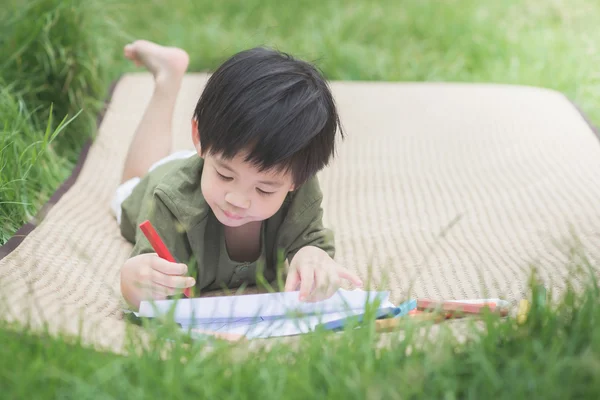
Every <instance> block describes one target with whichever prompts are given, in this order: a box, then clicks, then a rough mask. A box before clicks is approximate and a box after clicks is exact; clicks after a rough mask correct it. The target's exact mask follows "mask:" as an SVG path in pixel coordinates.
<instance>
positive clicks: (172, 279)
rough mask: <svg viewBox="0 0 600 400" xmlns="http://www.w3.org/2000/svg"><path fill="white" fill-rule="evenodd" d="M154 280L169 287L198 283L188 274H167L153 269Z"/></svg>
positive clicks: (186, 286)
mask: <svg viewBox="0 0 600 400" xmlns="http://www.w3.org/2000/svg"><path fill="white" fill-rule="evenodd" d="M152 282H154V283H157V284H159V285H162V286H165V287H168V288H178V289H183V288H188V287H191V286H194V285H195V284H196V280H195V279H194V278H191V277H189V276H188V277H186V276H175V275H165V274H163V273H161V272H158V271H156V270H155V271H152Z"/></svg>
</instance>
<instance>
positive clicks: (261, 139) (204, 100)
mask: <svg viewBox="0 0 600 400" xmlns="http://www.w3.org/2000/svg"><path fill="white" fill-rule="evenodd" d="M194 118H195V119H196V121H197V122H198V131H199V134H200V146H201V148H202V151H203V152H207V153H208V154H219V155H220V156H221V157H223V158H225V159H231V158H233V157H235V156H236V155H237V154H238V153H239V152H240V151H247V152H248V153H247V157H246V160H245V161H246V162H250V163H252V164H253V165H254V166H256V167H257V168H258V169H259V170H260V171H264V170H271V169H277V170H280V171H283V170H285V171H291V173H292V178H293V181H294V184H295V185H297V186H298V185H301V184H302V183H304V182H305V181H306V180H307V179H309V178H310V177H311V176H313V175H314V174H316V173H317V172H318V171H320V170H321V169H322V168H324V167H325V166H326V165H327V164H328V163H329V160H330V159H331V158H332V157H333V155H334V153H335V136H336V132H337V131H338V130H339V132H340V135H341V137H342V138H343V137H344V132H343V130H342V126H341V123H340V120H339V116H338V113H337V110H336V106H335V102H334V99H333V96H332V93H331V91H330V88H329V86H328V85H327V82H326V81H325V78H324V77H323V76H322V75H321V73H320V72H319V71H318V70H317V69H316V67H315V66H313V65H312V64H310V63H308V62H305V61H302V60H297V59H295V58H293V57H292V56H290V55H288V54H286V53H282V52H279V51H276V50H273V49H268V48H263V47H258V48H254V49H250V50H245V51H242V52H240V53H237V54H235V55H234V56H232V57H231V58H229V59H228V60H227V61H225V63H223V64H222V65H221V66H220V67H219V68H218V69H217V70H216V71H215V72H214V73H213V74H212V75H211V77H210V78H209V80H208V82H207V84H206V86H205V88H204V91H203V92H202V95H201V96H200V99H199V100H198V104H197V105H196V109H195V111H194Z"/></svg>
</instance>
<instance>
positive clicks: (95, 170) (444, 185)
mask: <svg viewBox="0 0 600 400" xmlns="http://www.w3.org/2000/svg"><path fill="white" fill-rule="evenodd" d="M206 79H207V75H205V74H190V75H187V76H186V78H185V81H184V83H183V85H182V91H181V93H180V98H179V99H178V104H177V109H176V115H175V118H174V131H175V139H174V150H179V149H184V148H192V143H191V137H190V123H189V121H190V118H191V115H192V111H193V108H194V106H195V103H196V101H197V98H198V96H199V94H200V92H201V90H202V88H203V85H204V84H205V82H206ZM331 86H332V89H333V91H334V95H335V98H336V101H337V104H338V107H339V110H340V114H341V119H342V123H343V126H344V129H345V131H346V134H347V139H346V140H345V141H344V142H342V143H341V144H340V146H339V147H338V152H337V156H336V159H335V161H334V162H333V163H332V164H331V165H330V166H329V167H328V168H327V169H326V170H325V171H323V172H322V173H320V180H321V186H322V189H323V192H324V195H325V200H324V203H323V207H324V210H325V223H326V224H327V225H328V226H330V227H331V228H332V229H333V230H334V231H335V235H336V244H337V249H338V250H337V256H336V259H337V261H338V262H340V263H341V264H343V265H345V266H347V267H348V268H350V269H352V270H354V271H357V272H358V273H359V274H360V275H361V276H362V277H363V279H368V278H369V276H371V278H372V282H373V283H374V284H375V285H376V286H375V287H376V288H378V289H383V290H390V291H391V300H392V301H394V302H398V301H402V300H403V299H406V298H407V297H408V296H417V297H426V298H433V299H444V298H445V299H461V298H480V297H484V296H485V297H489V296H500V297H503V298H506V299H507V300H512V301H514V300H518V299H520V298H521V297H522V296H525V295H526V294H527V289H528V278H529V275H530V271H531V267H532V266H535V267H536V268H537V269H538V277H539V278H540V279H541V280H543V281H544V282H545V283H546V284H547V285H548V286H549V288H552V289H553V290H555V291H560V290H561V289H564V286H565V281H566V278H567V277H573V276H574V274H573V273H572V270H571V269H570V267H569V265H570V263H571V261H572V258H573V257H572V256H570V251H571V250H572V248H573V245H574V244H575V245H577V246H579V248H581V249H583V250H582V251H583V253H584V254H585V255H586V256H587V257H588V258H589V261H590V263H591V264H592V265H593V266H596V267H597V265H598V260H600V201H599V200H598V199H600V142H599V141H598V138H597V137H596V136H595V135H594V133H593V131H592V129H591V128H590V126H589V125H588V124H587V123H586V121H585V120H584V119H583V117H582V116H581V114H580V113H579V112H578V110H577V109H576V108H575V107H574V106H573V104H572V103H570V102H569V101H568V100H567V99H566V98H565V97H564V96H563V95H561V94H558V93H556V92H553V91H549V90H544V89H537V88H529V87H518V86H496V85H475V84H425V83H423V84H400V83H397V84H396V83H366V82H332V83H331ZM152 90H153V82H152V77H151V76H150V75H149V74H143V73H142V74H128V75H125V76H123V77H122V78H121V80H120V81H119V82H118V84H117V85H116V87H115V90H114V93H113V95H112V99H111V101H110V103H109V105H108V109H107V112H106V115H105V117H104V119H103V120H102V123H101V125H100V127H99V133H98V137H97V139H96V140H95V142H94V144H93V146H92V147H91V149H90V150H89V154H88V155H87V158H86V160H85V163H84V165H83V169H82V170H81V172H80V175H79V177H78V178H77V181H76V182H75V184H74V185H73V186H72V187H71V188H70V189H69V190H68V191H67V192H66V193H65V194H64V195H63V196H62V198H61V199H60V200H59V201H58V203H57V204H56V205H55V206H54V207H53V208H52V209H51V210H50V211H49V212H48V214H47V215H46V218H45V219H44V220H43V222H42V223H41V224H40V225H39V226H38V227H37V228H36V229H35V230H34V231H33V232H32V233H30V234H29V235H28V236H27V237H26V238H25V240H24V241H23V242H22V243H21V244H20V246H19V247H17V249H16V250H14V251H13V252H11V253H10V254H9V255H8V256H6V257H5V258H3V259H2V260H1V261H0V285H1V293H3V294H4V296H5V299H4V300H3V302H4V303H5V305H7V306H8V310H3V311H2V315H3V316H4V318H8V319H9V320H18V321H22V322H24V321H28V322H29V323H31V324H32V325H33V326H41V323H42V322H43V323H46V324H47V327H48V328H49V329H50V330H51V331H54V332H59V331H60V332H68V333H77V332H80V329H83V337H84V341H87V342H88V343H91V344H96V345H100V346H103V347H104V346H109V347H112V348H119V346H121V344H122V341H123V338H124V329H125V328H124V327H125V323H124V322H123V320H122V311H121V310H122V308H123V306H124V303H123V301H122V299H121V296H120V294H119V268H120V266H121V265H122V264H123V262H124V261H125V260H126V259H127V257H128V253H129V251H130V249H131V245H130V244H129V243H127V242H126V241H125V240H123V239H122V238H121V237H120V235H119V229H118V227H117V225H116V222H115V220H114V218H113V217H112V215H111V213H110V210H109V202H110V200H111V196H112V194H113V192H114V190H115V188H116V187H117V185H118V184H119V180H120V177H121V172H122V165H123V161H124V159H125V155H126V150H127V148H128V145H129V142H130V140H131V139H132V135H133V133H134V130H135V128H136V125H137V124H138V122H139V120H140V118H141V116H142V113H143V111H144V108H145V107H146V104H147V102H148V100H149V98H150V95H151V93H152ZM575 280H577V279H575ZM580 283H581V282H580ZM80 316H84V320H83V324H82V325H80V321H79V317H80Z"/></svg>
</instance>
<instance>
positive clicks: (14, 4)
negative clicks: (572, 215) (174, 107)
mask: <svg viewBox="0 0 600 400" xmlns="http://www.w3.org/2000/svg"><path fill="white" fill-rule="evenodd" d="M599 20H600V3H599V2H597V1H595V0H553V1H547V2H528V1H526V0H503V1H492V0H487V1H485V0H463V1H458V0H445V1H436V0H404V1H394V0H382V1H378V2H372V1H368V0H347V1H342V0H331V1H316V0H301V1H297V2H278V1H275V0H268V1H258V0H248V1H244V2H242V1H237V2H236V1H208V0H174V1H170V2H167V1H163V0H148V1H145V2H143V3H140V2H138V1H135V2H134V1H133V0H124V1H100V0H32V1H28V2H25V3H24V2H21V1H17V0H6V1H4V3H3V7H0V54H2V55H3V57H2V59H1V60H0V88H1V89H0V121H1V124H0V244H2V243H4V242H5V241H6V240H8V238H10V237H11V236H12V234H14V232H15V231H16V230H17V229H18V228H19V227H20V226H21V225H22V224H23V223H24V222H26V221H28V220H29V219H31V218H32V216H33V215H35V214H36V212H37V210H39V208H40V206H41V205H42V204H43V203H44V202H45V201H46V200H47V199H48V198H49V196H50V195H51V194H52V193H53V191H54V190H55V189H56V188H57V186H58V185H59V184H60V182H62V181H63V180H64V179H65V178H66V177H67V176H68V175H69V173H70V171H71V169H72V168H73V165H74V163H75V161H76V160H77V156H78V153H79V149H80V148H81V146H82V145H83V143H84V142H85V141H86V140H87V139H88V138H91V137H93V136H94V133H95V128H94V125H95V120H96V115H97V113H98V111H99V109H100V107H101V103H102V101H103V100H104V98H105V95H106V93H107V89H108V86H109V83H110V81H111V80H112V79H114V78H116V77H117V76H118V75H119V74H120V73H122V72H125V71H131V70H134V68H133V67H132V66H130V65H129V64H127V63H126V62H125V61H124V60H123V59H122V56H121V51H122V50H121V49H122V46H123V45H124V44H125V43H126V41H128V40H133V39H136V38H146V39H150V40H155V41H158V42H160V43H164V44H168V45H174V46H181V47H184V48H185V49H186V50H187V51H188V52H189V53H190V56H191V65H190V68H191V70H193V71H199V70H211V69H214V68H215V67H216V66H217V65H218V64H219V63H220V62H221V61H223V60H224V59H225V58H227V57H228V56H229V55H231V54H232V53H234V52H235V51H237V50H240V49H243V48H247V47H251V46H256V45H269V46H274V47H277V48H279V49H281V50H284V51H287V52H290V53H292V54H294V55H297V56H300V57H302V58H306V59H308V60H313V61H315V62H316V63H317V64H318V65H319V67H320V68H321V69H322V70H323V71H324V73H325V75H326V76H327V77H328V78H330V79H353V80H394V81H459V82H497V83H514V84H524V85H535V86H542V87H548V88H553V89H556V90H559V91H561V92H563V93H565V94H566V95H567V96H569V97H570V98H571V99H572V100H574V101H575V102H576V103H578V104H579V105H580V106H581V107H582V109H583V110H584V111H585V112H586V113H587V114H588V115H589V116H590V118H591V120H592V121H593V122H594V123H596V124H599V125H600V68H599V67H598V65H600V51H599V50H600V24H598V21H599ZM75 116H77V117H76V118H75V119H73V120H71V119H72V118H73V117H75ZM69 121H70V122H69ZM67 122H69V123H67ZM599 300H600V296H599V290H598V286H597V285H596V283H595V282H592V283H591V284H590V287H589V288H588V290H587V291H585V292H584V293H583V294H581V295H577V296H575V295H574V294H573V293H570V294H569V295H567V296H566V297H565V299H563V301H562V302H560V303H559V304H558V305H557V306H556V307H555V308H543V309H542V308H538V307H534V312H533V315H532V316H531V318H530V319H529V322H528V323H527V324H526V325H524V326H519V325H517V324H516V323H515V322H514V321H513V320H511V319H509V320H505V321H499V320H497V319H494V318H491V319H490V320H489V321H487V322H486V324H487V329H486V333H484V334H482V335H481V336H479V337H478V340H474V341H468V342H467V343H458V342H456V341H455V340H454V339H453V338H451V337H446V339H444V340H443V341H440V342H436V343H429V344H425V345H424V347H423V348H419V347H415V346H414V340H416V339H415V338H414V337H412V336H410V335H409V336H408V337H407V339H406V340H404V341H401V342H397V343H393V344H392V346H391V348H392V349H391V350H390V351H381V352H377V351H375V350H374V349H373V345H374V342H375V340H376V336H375V335H374V334H373V332H372V331H370V330H368V329H363V330H359V331H356V332H351V333H348V334H347V335H345V336H343V337H342V338H341V340H336V341H332V342H327V345H324V343H326V342H325V341H324V339H323V338H321V337H305V338H302V339H301V340H300V343H299V347H300V348H299V350H298V351H291V350H289V349H288V348H287V346H286V345H284V344H282V345H275V346H274V347H273V348H272V349H271V351H268V352H267V351H260V352H259V353H257V354H256V355H254V356H253V357H251V358H250V359H248V360H245V361H244V362H241V361H240V360H239V359H238V356H239V352H236V351H231V350H230V348H229V347H228V346H223V347H219V348H218V349H217V350H216V351H215V352H214V353H212V355H209V356H203V355H201V353H200V350H201V344H194V345H193V347H192V348H191V349H189V348H184V347H183V346H182V345H181V344H180V343H175V347H174V349H173V354H172V357H170V358H168V359H166V360H162V361H161V360H160V359H159V356H158V354H160V350H161V348H162V346H163V345H162V344H161V342H157V343H156V344H155V345H154V346H152V347H151V349H150V351H147V352H145V353H143V354H141V355H134V356H129V357H121V356H116V355H113V354H105V353H97V352H94V351H91V350H88V349H85V348H83V347H82V346H80V345H78V344H77V343H75V344H73V343H70V340H69V339H68V338H51V337H46V336H43V337H39V336H35V335H33V334H32V333H29V332H27V331H26V330H25V331H23V329H22V327H14V326H8V325H6V324H3V325H2V326H1V327H0V343H2V345H1V346H0V388H2V397H6V398H23V397H29V396H30V395H31V394H35V395H36V396H35V397H39V398H56V397H60V398H71V397H73V398H106V399H109V398H133V399H135V398H159V397H166V396H169V397H172V398H183V397H186V398H189V397H194V398H198V397H206V398H223V397H234V398H259V397H260V398H265V399H268V398H282V397H286V398H302V399H304V398H313V397H319V398H320V397H328V398H339V397H346V398H392V399H394V398H444V399H454V398H477V399H481V398H511V397H516V398H557V399H558V398H561V399H562V398H597V397H598V393H599V392H600V387H599V385H600V379H599V378H600V364H599V363H598V361H597V360H598V359H600V358H599V356H600V354H599V352H600V322H599V321H600V307H598V303H599ZM413 339H414V340H413ZM407 346H411V347H410V355H408V356H407V355H406V353H407V352H408V348H407ZM183 354H185V358H186V359H187V360H188V361H187V362H186V363H182V362H181V358H182V357H181V355H183ZM289 363H291V365H288V364H289Z"/></svg>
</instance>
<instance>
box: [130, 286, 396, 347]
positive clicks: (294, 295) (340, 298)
mask: <svg viewBox="0 0 600 400" xmlns="http://www.w3.org/2000/svg"><path fill="white" fill-rule="evenodd" d="M298 296H299V292H297V291H296V292H283V293H267V294H256V295H242V296H222V297H206V298H194V299H179V300H162V301H156V302H153V303H150V302H145V301H144V302H142V303H141V304H140V310H139V312H138V313H137V315H139V316H141V317H156V316H158V315H165V314H167V313H169V312H172V313H173V316H174V319H175V321H176V322H178V323H180V324H181V325H182V328H183V329H184V330H186V331H187V330H188V329H190V328H192V329H199V330H207V331H213V332H221V333H236V334H242V335H245V336H246V337H248V338H267V337H275V336H288V335H297V334H302V333H308V332H311V331H312V330H314V329H315V327H316V326H317V325H318V324H320V323H323V322H328V321H333V320H336V319H340V318H345V317H348V316H350V315H355V314H360V313H363V312H364V310H365V306H366V305H367V304H370V303H372V302H374V301H379V302H380V307H393V305H392V304H391V303H390V302H389V301H388V297H389V292H374V291H370V292H367V291H363V290H352V291H348V290H343V289H339V290H338V291H337V292H336V293H335V294H334V295H333V296H332V297H330V298H329V299H327V300H323V301H319V302H315V303H307V302H301V301H299V300H298ZM293 312H301V313H303V314H305V316H303V317H293V316H290V315H289V313H293ZM306 314H308V315H306Z"/></svg>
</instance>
